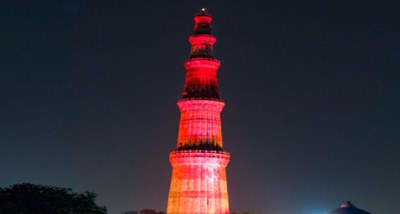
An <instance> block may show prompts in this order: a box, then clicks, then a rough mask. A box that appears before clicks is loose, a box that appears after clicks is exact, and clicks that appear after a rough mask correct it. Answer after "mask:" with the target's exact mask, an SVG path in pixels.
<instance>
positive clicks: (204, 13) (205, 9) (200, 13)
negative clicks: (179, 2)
mask: <svg viewBox="0 0 400 214" xmlns="http://www.w3.org/2000/svg"><path fill="white" fill-rule="evenodd" d="M195 16H210V17H211V14H210V13H209V12H208V10H207V8H205V7H202V8H201V9H200V11H199V12H198V13H196V14H195Z"/></svg>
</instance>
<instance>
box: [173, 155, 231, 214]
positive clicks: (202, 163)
mask: <svg viewBox="0 0 400 214" xmlns="http://www.w3.org/2000/svg"><path fill="white" fill-rule="evenodd" d="M229 157H230V156H229V153H226V152H214V151H203V150H200V151H198V150H185V151H174V152H171V153H170V155H169V159H170V162H171V165H172V168H173V169H172V179H171V186H170V191H169V197H168V208H167V214H229V201H228V188H227V182H226V166H227V165H228V162H229Z"/></svg>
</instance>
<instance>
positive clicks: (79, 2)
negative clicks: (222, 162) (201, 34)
mask: <svg viewBox="0 0 400 214" xmlns="http://www.w3.org/2000/svg"><path fill="white" fill-rule="evenodd" d="M201 7H207V8H208V9H209V11H210V12H212V13H213V15H214V22H213V34H214V35H216V36H217V40H218V42H217V44H216V46H215V52H214V53H215V56H216V57H217V58H218V59H220V60H221V61H222V66H221V68H220V70H219V71H218V72H219V73H218V74H219V80H220V91H221V95H222V98H223V99H224V100H225V101H226V107H225V109H224V111H223V112H222V122H223V135H224V145H225V147H224V149H225V150H226V151H229V152H231V162H230V164H229V166H228V186H229V192H230V204H231V206H230V207H231V210H232V211H234V210H236V211H240V210H257V211H259V212H260V213H269V214H288V213H292V214H322V213H324V212H326V211H329V210H331V209H334V208H336V207H337V206H339V205H340V203H341V202H342V201H345V200H351V201H353V202H354V204H355V205H357V206H359V207H361V208H364V209H366V210H368V211H370V212H372V213H376V214H378V213H382V214H397V213H399V212H400V203H399V192H400V170H399V168H400V155H399V151H400V128H399V127H400V111H399V105H400V101H399V97H400V88H399V82H400V74H399V70H400V24H399V20H400V15H399V14H400V13H399V8H400V2H398V1H369V0H362V1H361V0H351V1H337V0H332V1H330V0H327V1H310V0H306V1H232V0H230V1H222V0H219V1H184V0H169V1H167V0H163V1H161V0H160V1H153V0H147V1H145V0H143V1H138V0H137V1H135V0H123V1H106V0H96V1H83V0H57V1H53V0H42V1H40V0H38V1H33V0H5V1H1V3H0V14H1V16H0V26H1V27H0V102H1V105H0V145H1V147H0V186H1V187H5V186H9V185H11V184H14V183H20V182H32V183H39V184H46V185H55V186H62V187H71V188H73V189H74V190H75V191H85V190H91V191H94V192H96V193H98V194H99V204H104V205H106V206H107V207H108V209H109V213H111V214H119V213H121V212H122V211H126V210H129V209H143V208H154V209H159V210H165V209H166V204H167V195H168V189H169V183H170V176H171V167H170V164H169V161H168V153H169V152H170V151H172V150H173V149H175V146H176V139H177V134H178V123H179V116H180V114H179V110H178V108H177V106H176V101H177V100H178V99H180V97H181V93H182V90H183V84H184V77H185V70H184V68H183V60H185V59H186V58H188V56H189V49H190V46H189V43H188V42H187V39H188V36H189V35H190V34H191V33H192V30H193V14H194V13H196V12H197V11H198V10H199V9H200V8H201Z"/></svg>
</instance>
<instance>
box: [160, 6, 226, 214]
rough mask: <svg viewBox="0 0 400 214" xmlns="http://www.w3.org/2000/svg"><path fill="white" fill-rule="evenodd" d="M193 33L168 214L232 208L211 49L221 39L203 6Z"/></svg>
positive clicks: (210, 213)
mask: <svg viewBox="0 0 400 214" xmlns="http://www.w3.org/2000/svg"><path fill="white" fill-rule="evenodd" d="M194 21H195V27H194V33H193V35H191V36H190V37H189V42H190V44H191V50H190V59H188V60H186V61H185V62H184V66H185V69H186V71H187V73H186V82H185V87H184V91H183V98H182V99H181V100H179V101H178V107H179V109H180V112H181V119H180V124H179V134H178V144H177V149H176V150H175V151H173V152H171V153H170V155H169V159H170V162H171V165H172V168H173V169H172V178H171V186H170V191H169V197H168V208H167V214H228V213H229V202H228V188H227V182H226V170H225V169H226V166H227V165H228V162H229V153H227V152H224V151H223V150H222V131H221V117H220V113H221V111H222V109H223V107H224V105H225V104H224V102H222V101H221V100H220V98H219V92H218V79H217V70H218V68H219V66H220V61H219V60H217V59H215V58H214V57H213V55H212V52H213V46H214V43H215V42H216V39H215V37H214V36H213V35H211V21H212V17H211V15H210V14H209V13H207V12H206V11H205V10H204V9H202V11H201V12H200V13H198V14H196V15H195V17H194Z"/></svg>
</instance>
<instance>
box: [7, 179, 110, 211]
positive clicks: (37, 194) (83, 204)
mask: <svg viewBox="0 0 400 214" xmlns="http://www.w3.org/2000/svg"><path fill="white" fill-rule="evenodd" d="M96 197H97V195H96V194H95V193H93V192H84V193H74V192H72V190H71V189H67V188H60V187H53V186H42V185H35V184H29V183H23V184H15V185H12V186H11V187H8V188H0V213H8V214H38V213H40V214H107V210H106V207H104V206H103V207H100V206H98V205H96V203H95V200H96Z"/></svg>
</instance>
